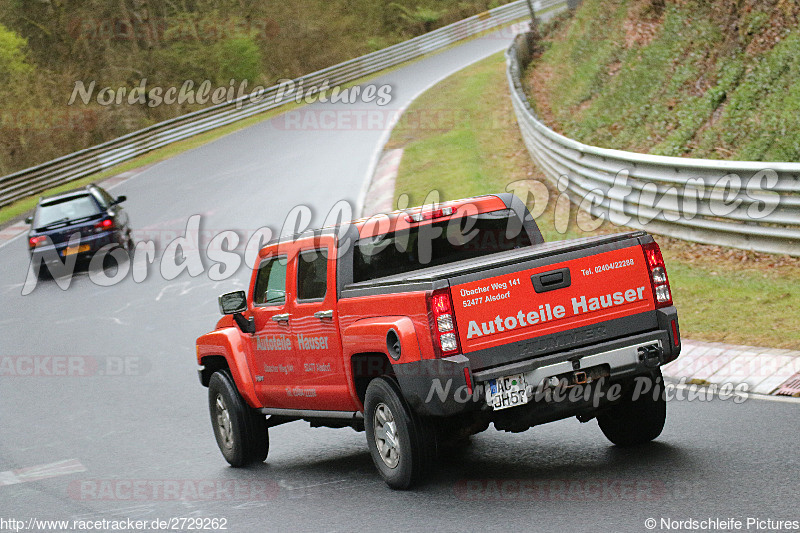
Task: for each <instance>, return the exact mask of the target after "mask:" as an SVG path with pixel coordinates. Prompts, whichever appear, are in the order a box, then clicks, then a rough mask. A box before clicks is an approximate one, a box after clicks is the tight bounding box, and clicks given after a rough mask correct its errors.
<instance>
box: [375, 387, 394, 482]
mask: <svg viewBox="0 0 800 533" xmlns="http://www.w3.org/2000/svg"><path fill="white" fill-rule="evenodd" d="M373 427H374V433H375V445H376V446H377V448H378V454H379V455H380V456H381V460H383V464H385V465H386V466H387V467H389V468H395V467H397V464H398V463H399V462H400V442H399V440H398V438H397V422H395V420H394V415H393V414H392V410H391V409H389V406H388V405H386V404H385V403H379V404H378V406H377V407H376V408H375V415H374V416H373Z"/></svg>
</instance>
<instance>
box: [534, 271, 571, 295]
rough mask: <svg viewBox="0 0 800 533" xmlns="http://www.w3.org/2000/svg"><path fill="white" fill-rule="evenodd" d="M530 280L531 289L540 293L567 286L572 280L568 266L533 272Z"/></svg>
mask: <svg viewBox="0 0 800 533" xmlns="http://www.w3.org/2000/svg"><path fill="white" fill-rule="evenodd" d="M531 282H532V283H533V290H535V291H536V292H537V293H540V292H547V291H554V290H556V289H563V288H564V287H569V286H570V284H571V283H572V280H571V279H570V275H569V267H567V268H559V269H558V270H551V271H549V272H542V273H541V274H534V275H533V276H531Z"/></svg>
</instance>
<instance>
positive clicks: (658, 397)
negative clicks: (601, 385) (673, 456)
mask: <svg viewBox="0 0 800 533" xmlns="http://www.w3.org/2000/svg"><path fill="white" fill-rule="evenodd" d="M649 378H650V379H653V387H659V388H658V391H659V392H658V393H654V392H653V389H652V388H651V389H650V390H649V391H648V392H646V393H642V394H638V395H637V397H636V398H634V397H633V393H634V392H635V387H633V386H632V387H629V390H628V391H627V392H626V394H625V397H624V398H623V400H622V402H621V403H619V404H617V405H615V406H613V407H611V408H610V409H609V410H607V411H605V412H603V413H600V414H598V415H597V423H598V424H599V425H600V429H601V430H602V431H603V434H604V435H605V436H606V438H607V439H608V440H610V441H611V442H613V443H614V444H616V445H617V446H636V445H637V444H644V443H645V442H650V441H651V440H653V439H655V438H656V437H658V436H659V435H661V431H662V430H663V429H664V422H665V421H666V419H667V401H666V398H665V397H664V388H663V381H662V380H661V371H660V370H657V371H656V372H654V373H653V375H652V376H650V377H649Z"/></svg>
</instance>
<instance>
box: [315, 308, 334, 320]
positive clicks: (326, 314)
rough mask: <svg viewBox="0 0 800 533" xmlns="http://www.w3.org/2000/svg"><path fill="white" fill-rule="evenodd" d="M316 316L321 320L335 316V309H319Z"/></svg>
mask: <svg viewBox="0 0 800 533" xmlns="http://www.w3.org/2000/svg"><path fill="white" fill-rule="evenodd" d="M314 316H315V317H316V318H319V319H320V320H322V319H323V318H333V309H328V310H327V311H317V312H316V313H314Z"/></svg>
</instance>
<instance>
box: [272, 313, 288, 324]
mask: <svg viewBox="0 0 800 533" xmlns="http://www.w3.org/2000/svg"><path fill="white" fill-rule="evenodd" d="M272 320H274V321H275V322H286V323H287V324H288V323H289V313H282V314H280V315H272Z"/></svg>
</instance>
